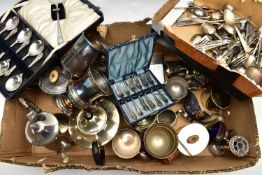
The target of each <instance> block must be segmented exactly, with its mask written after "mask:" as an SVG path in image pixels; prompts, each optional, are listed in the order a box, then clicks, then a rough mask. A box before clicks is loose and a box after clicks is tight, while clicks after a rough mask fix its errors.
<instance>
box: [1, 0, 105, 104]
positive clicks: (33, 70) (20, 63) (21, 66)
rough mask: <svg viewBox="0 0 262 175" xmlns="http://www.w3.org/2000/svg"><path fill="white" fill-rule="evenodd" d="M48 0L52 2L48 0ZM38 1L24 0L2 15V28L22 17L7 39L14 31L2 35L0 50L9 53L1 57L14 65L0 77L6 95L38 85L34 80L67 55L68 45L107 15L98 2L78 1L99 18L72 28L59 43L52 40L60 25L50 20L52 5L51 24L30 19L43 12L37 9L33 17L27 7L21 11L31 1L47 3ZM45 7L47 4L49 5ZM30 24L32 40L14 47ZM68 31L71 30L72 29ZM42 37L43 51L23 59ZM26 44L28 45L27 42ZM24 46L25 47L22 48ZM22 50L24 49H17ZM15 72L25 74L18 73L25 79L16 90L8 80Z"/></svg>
mask: <svg viewBox="0 0 262 175" xmlns="http://www.w3.org/2000/svg"><path fill="white" fill-rule="evenodd" d="M46 1H47V2H48V0H46ZM75 1H78V0H75ZM35 2H36V1H35V0H29V1H20V2H19V3H18V4H16V5H15V6H14V7H13V8H12V9H11V10H9V11H7V12H6V13H5V14H4V15H3V16H2V17H1V24H0V30H2V29H3V28H4V26H5V24H6V22H7V21H8V20H9V19H10V18H12V17H17V18H18V19H19V23H18V26H17V32H16V33H14V34H13V35H12V36H11V37H10V38H9V39H6V37H7V36H8V35H9V33H11V32H12V31H5V32H3V33H2V34H1V35H0V53H2V52H3V53H5V55H4V56H3V57H2V58H1V60H0V62H2V61H6V60H9V59H10V62H9V64H10V65H9V66H8V65H7V67H8V70H5V71H3V73H2V74H3V75H2V76H1V77H0V92H1V93H2V95H3V96H4V97H5V98H6V99H10V98H13V97H15V96H17V95H19V94H20V93H21V92H22V91H23V90H24V89H26V88H27V87H29V86H32V85H34V82H35V81H36V80H37V79H38V78H39V77H40V76H41V74H42V73H44V71H45V70H47V68H49V67H50V66H52V65H54V63H56V62H58V61H59V58H60V57H61V56H62V55H63V53H65V50H67V49H68V48H70V47H71V46H72V45H73V43H74V42H75V41H76V39H77V38H78V37H79V36H80V35H81V33H82V32H88V31H92V30H95V28H96V27H97V26H98V25H99V24H100V23H101V22H102V21H103V19H104V18H103V14H102V12H101V11H100V10H99V9H98V8H97V7H96V6H94V5H93V4H91V3H90V2H89V1H87V0H79V2H78V3H82V4H84V5H85V6H86V7H87V8H89V9H90V10H92V12H93V14H95V15H96V18H94V19H92V21H90V22H89V23H88V25H85V26H86V27H87V28H83V27H85V26H82V27H81V28H80V29H79V30H77V32H72V34H71V35H70V36H68V35H66V36H68V37H67V38H66V40H65V42H64V43H62V44H61V45H59V46H58V45H56V44H54V41H53V40H52V38H54V34H56V26H55V24H56V22H52V21H51V22H50V20H51V5H50V13H48V14H46V13H45V14H44V15H45V18H46V19H47V21H48V22H49V23H47V25H48V27H45V26H37V25H36V24H38V23H36V22H35V23H34V22H32V21H28V20H29V19H31V20H33V19H37V18H39V16H37V15H35V14H34V13H36V12H34V11H32V12H30V15H32V16H33V17H31V18H29V17H28V16H30V15H29V14H27V13H25V10H24V9H23V11H21V9H22V8H25V7H28V6H29V5H31V6H30V8H36V9H37V8H41V7H43V6H41V5H42V4H41V3H40V4H39V5H36V4H35ZM42 2H44V1H42ZM28 4H29V5H28ZM67 6H68V8H69V7H71V6H70V4H68V5H67ZM45 7H47V5H46V6H45ZM46 10H48V9H46ZM76 10H77V9H76ZM33 12H34V13H33ZM74 12H75V9H72V8H71V9H70V10H69V9H66V13H68V15H70V14H72V13H74ZM43 13H44V12H43ZM38 15H41V11H39V14H38ZM42 16H43V15H42ZM25 18H26V19H25ZM43 18H44V16H43ZM49 18H50V19H49ZM39 19H40V18H39ZM41 19H42V18H41ZM34 21H35V20H34ZM76 21H77V22H78V23H79V22H81V19H78V20H77V19H76ZM31 24H32V25H33V26H32V25H31ZM63 24H64V23H63ZM75 24H76V23H75ZM43 27H44V28H47V29H48V30H50V31H48V32H49V33H50V34H49V35H45V33H47V31H45V30H44V31H45V33H43V29H42V30H41V31H40V28H43ZM26 28H28V29H29V30H30V31H31V32H32V36H31V37H30V40H29V41H28V43H26V44H25V43H17V44H15V45H14V46H13V47H11V46H12V44H13V43H14V42H15V41H16V39H17V37H18V35H19V33H20V32H21V31H22V30H23V29H26ZM71 29H72V27H71ZM82 29H83V30H82ZM53 33H54V34H53ZM64 33H66V32H64ZM68 33H70V32H69V31H68ZM47 36H50V37H51V39H50V38H48V37H47ZM38 40H39V41H41V42H42V43H43V46H44V49H43V51H42V52H41V53H39V54H36V55H34V56H28V57H27V58H26V59H24V60H22V58H24V57H25V56H26V54H27V53H29V48H30V46H31V45H32V43H33V42H35V41H38ZM23 44H24V45H25V46H23ZM21 46H22V48H21V49H19V48H20V47H21ZM18 50H20V51H19V52H18V53H16V52H17V51H18ZM34 60H35V61H36V63H35V64H33V65H30V64H31V63H32V62H33V61H34ZM14 66H15V67H14ZM11 69H12V71H11ZM15 75H21V76H20V77H17V78H16V79H15V80H19V81H22V84H21V85H20V86H19V87H18V88H16V89H15V90H14V89H12V91H10V90H7V89H8V88H6V82H7V80H8V79H9V78H11V77H12V76H15ZM11 84H12V83H11Z"/></svg>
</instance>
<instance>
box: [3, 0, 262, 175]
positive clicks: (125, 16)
mask: <svg viewBox="0 0 262 175" xmlns="http://www.w3.org/2000/svg"><path fill="white" fill-rule="evenodd" d="M165 1H166V0H91V2H93V3H94V4H95V5H97V6H99V7H101V10H102V12H103V13H104V16H105V21H104V23H105V24H110V23H113V22H122V21H137V20H142V19H144V18H145V17H152V16H153V15H154V13H155V12H156V11H157V10H158V9H159V8H160V6H161V5H162V4H163V3H164V2H165ZM16 2H18V0H8V1H5V0H0V14H2V13H4V12H5V11H6V10H7V9H9V8H10V7H11V6H12V4H14V3H16ZM253 102H254V106H255V113H256V116H257V123H259V125H258V129H259V134H260V145H262V141H261V140H262V138H261V136H262V126H261V123H262V108H261V106H262V98H261V97H256V98H253ZM3 106H4V98H3V97H2V96H0V121H1V117H2V113H3ZM247 117H248V116H247ZM164 168H165V167H164V166H163V169H164ZM259 172H260V173H261V172H262V161H261V160H259V162H258V163H257V165H256V166H255V167H251V168H247V169H244V170H240V171H235V172H229V173H219V174H223V175H236V174H242V175H249V174H258V173H259ZM0 174H3V175H5V174H12V175H35V174H37V175H40V174H44V173H43V171H42V170H41V168H31V167H23V166H17V165H11V164H6V163H0ZM51 174H52V175H67V174H68V175H69V174H70V175H73V174H77V175H82V174H85V175H86V174H107V175H111V174H112V175H113V174H119V175H122V174H123V175H133V174H137V173H132V172H125V171H95V172H86V171H84V170H61V171H58V172H54V173H51Z"/></svg>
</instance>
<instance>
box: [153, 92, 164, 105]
mask: <svg viewBox="0 0 262 175" xmlns="http://www.w3.org/2000/svg"><path fill="white" fill-rule="evenodd" d="M151 94H152V95H153V97H154V99H155V101H156V103H157V105H158V106H163V104H162V102H161V101H160V100H159V99H158V98H157V96H156V94H154V92H152V93H151Z"/></svg>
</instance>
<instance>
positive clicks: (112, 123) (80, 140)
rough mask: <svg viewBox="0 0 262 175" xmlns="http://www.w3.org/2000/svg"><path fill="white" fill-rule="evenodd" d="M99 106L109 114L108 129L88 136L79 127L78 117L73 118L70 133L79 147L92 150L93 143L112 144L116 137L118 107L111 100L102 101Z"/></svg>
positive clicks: (70, 122) (118, 121) (118, 120)
mask: <svg viewBox="0 0 262 175" xmlns="http://www.w3.org/2000/svg"><path fill="white" fill-rule="evenodd" d="M99 106H100V107H102V108H103V109H104V110H105V111H106V114H107V122H106V127H105V128H104V129H103V130H102V131H101V132H99V133H97V134H95V135H88V134H84V133H83V132H81V131H80V130H79V129H78V127H77V120H76V117H71V118H70V121H69V125H70V128H69V133H70V136H71V138H72V140H73V141H74V142H75V143H76V144H77V145H79V146H81V147H84V148H92V142H93V141H95V140H96V141H97V142H98V144H99V145H105V144H107V143H108V142H110V141H111V140H112V139H113V137H114V136H115V135H116V133H117V131H118V128H119V123H120V117H119V112H118V110H117V108H116V106H115V105H114V104H113V103H112V102H111V101H109V100H106V99H102V100H100V103H99Z"/></svg>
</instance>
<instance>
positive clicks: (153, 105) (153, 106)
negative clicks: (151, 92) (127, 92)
mask: <svg viewBox="0 0 262 175" xmlns="http://www.w3.org/2000/svg"><path fill="white" fill-rule="evenodd" d="M147 95H148V94H146V95H145V98H146V100H147V102H148V104H149V106H150V108H153V109H154V108H155V107H156V105H155V103H153V102H152V100H150V98H149V97H148V96H147Z"/></svg>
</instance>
